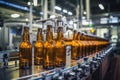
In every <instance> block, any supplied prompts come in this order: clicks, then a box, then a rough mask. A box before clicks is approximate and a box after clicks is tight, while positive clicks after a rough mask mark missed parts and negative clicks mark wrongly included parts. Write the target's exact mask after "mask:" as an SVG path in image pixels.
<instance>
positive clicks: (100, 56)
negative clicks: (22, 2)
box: [14, 47, 112, 80]
mask: <svg viewBox="0 0 120 80" xmlns="http://www.w3.org/2000/svg"><path fill="white" fill-rule="evenodd" d="M111 51H112V47H107V48H106V49H104V50H102V51H100V52H98V53H97V54H96V55H91V56H87V57H84V58H82V59H80V60H78V61H76V62H75V63H77V65H74V66H72V67H69V68H63V67H61V68H55V69H52V70H47V71H45V70H43V71H42V72H41V71H40V72H38V73H36V74H32V75H27V76H23V77H19V78H15V79H14V80H16V79H17V80H22V79H29V80H31V79H32V80H79V79H81V80H85V79H86V78H87V77H88V76H89V75H90V74H92V73H93V72H94V71H95V70H96V69H97V68H98V67H99V66H100V64H101V63H102V62H103V61H104V57H105V56H106V55H107V54H108V53H110V52H111ZM72 64H74V63H72Z"/></svg>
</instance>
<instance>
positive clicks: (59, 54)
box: [55, 40, 66, 67]
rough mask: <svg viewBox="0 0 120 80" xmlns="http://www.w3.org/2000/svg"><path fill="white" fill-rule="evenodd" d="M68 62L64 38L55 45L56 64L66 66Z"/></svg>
mask: <svg viewBox="0 0 120 80" xmlns="http://www.w3.org/2000/svg"><path fill="white" fill-rule="evenodd" d="M65 64H66V47H65V43H64V41H63V40H59V41H57V42H56V46H55V66H56V67H64V66H65Z"/></svg>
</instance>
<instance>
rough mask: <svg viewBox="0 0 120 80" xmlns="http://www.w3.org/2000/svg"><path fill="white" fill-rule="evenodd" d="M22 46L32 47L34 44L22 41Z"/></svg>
mask: <svg viewBox="0 0 120 80" xmlns="http://www.w3.org/2000/svg"><path fill="white" fill-rule="evenodd" d="M20 48H32V45H31V43H30V42H21V44H20Z"/></svg>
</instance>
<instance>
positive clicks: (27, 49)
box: [19, 27, 32, 68]
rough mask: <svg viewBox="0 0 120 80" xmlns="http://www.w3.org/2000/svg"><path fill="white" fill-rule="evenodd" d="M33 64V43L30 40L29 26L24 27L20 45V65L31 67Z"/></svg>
mask: <svg viewBox="0 0 120 80" xmlns="http://www.w3.org/2000/svg"><path fill="white" fill-rule="evenodd" d="M31 65H32V45H31V43H30V41H29V32H28V28H27V27H24V33H23V40H22V42H21V44H20V46H19V67H20V68H30V67H31Z"/></svg>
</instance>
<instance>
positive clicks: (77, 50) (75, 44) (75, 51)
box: [71, 31, 79, 60]
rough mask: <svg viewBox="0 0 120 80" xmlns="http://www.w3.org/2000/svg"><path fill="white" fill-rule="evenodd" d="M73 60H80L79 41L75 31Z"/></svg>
mask: <svg viewBox="0 0 120 80" xmlns="http://www.w3.org/2000/svg"><path fill="white" fill-rule="evenodd" d="M71 58H72V60H78V59H79V43H78V40H77V31H74V34H73V40H72V54H71Z"/></svg>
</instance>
